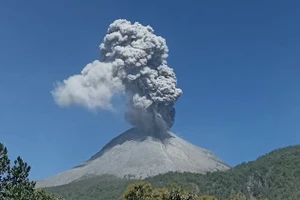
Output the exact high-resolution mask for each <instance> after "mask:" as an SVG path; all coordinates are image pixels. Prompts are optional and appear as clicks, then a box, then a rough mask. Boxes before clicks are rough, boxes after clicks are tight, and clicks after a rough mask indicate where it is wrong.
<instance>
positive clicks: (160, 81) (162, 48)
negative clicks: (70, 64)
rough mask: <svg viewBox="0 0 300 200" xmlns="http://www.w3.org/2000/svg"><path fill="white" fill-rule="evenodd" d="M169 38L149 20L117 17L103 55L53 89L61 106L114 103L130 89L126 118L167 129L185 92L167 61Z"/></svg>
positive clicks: (108, 106)
mask: <svg viewBox="0 0 300 200" xmlns="http://www.w3.org/2000/svg"><path fill="white" fill-rule="evenodd" d="M168 51H169V50H168V47H167V45H166V40H165V39H164V38H162V37H160V36H157V35H155V34H154V30H153V29H152V28H151V27H150V26H143V25H141V24H140V23H137V22H136V23H131V22H129V21H127V20H121V19H120V20H116V21H115V22H113V23H112V24H111V25H110V26H109V28H108V30H107V34H106V36H105V37H104V40H103V43H102V44H101V45H100V60H99V61H98V60H96V61H94V62H93V63H90V64H88V65H86V67H85V68H84V69H83V70H82V71H81V74H79V75H73V76H70V77H69V78H68V79H66V80H64V81H63V82H62V83H61V82H59V83H57V84H56V86H55V88H54V90H53V91H52V92H51V93H52V95H53V97H54V99H55V101H56V103H57V104H58V105H60V106H69V105H71V104H77V105H81V106H83V107H85V108H87V109H89V110H95V109H106V110H110V109H113V105H112V103H111V101H112V98H113V97H114V96H115V95H120V94H121V95H126V98H127V112H126V114H125V118H126V120H127V121H128V122H129V123H131V124H132V125H133V126H136V127H141V128H144V129H147V130H153V129H154V130H160V131H163V130H168V129H170V128H171V127H172V125H173V123H174V117H175V108H174V103H175V102H176V101H177V99H178V98H179V97H180V96H181V94H182V90H181V89H180V88H178V87H177V79H176V75H175V73H174V71H173V69H172V68H170V67H169V66H168V64H167V57H168Z"/></svg>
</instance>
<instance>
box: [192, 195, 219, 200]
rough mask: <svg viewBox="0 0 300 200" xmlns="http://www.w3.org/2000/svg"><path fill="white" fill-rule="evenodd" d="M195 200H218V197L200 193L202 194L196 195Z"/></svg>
mask: <svg viewBox="0 0 300 200" xmlns="http://www.w3.org/2000/svg"><path fill="white" fill-rule="evenodd" d="M196 200H218V199H217V197H214V196H211V195H202V196H198V197H197V198H196Z"/></svg>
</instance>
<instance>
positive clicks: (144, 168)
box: [37, 128, 229, 187]
mask: <svg viewBox="0 0 300 200" xmlns="http://www.w3.org/2000/svg"><path fill="white" fill-rule="evenodd" d="M228 169H229V167H228V166H227V165H225V164H224V163H223V162H222V161H220V160H219V159H218V158H217V157H216V156H215V155H213V154H212V153H211V152H209V151H207V150H205V149H202V148H199V147H196V146H194V145H192V144H190V143H188V142H187V141H185V140H183V139H181V138H179V137H178V136H176V135H175V134H173V133H171V132H167V133H164V134H158V135H149V134H148V133H143V132H141V131H139V130H138V129H136V128H133V129H130V130H128V131H127V132H125V133H123V134H121V135H120V136H118V137H117V138H115V139H113V140H112V141H111V142H110V143H108V144H107V145H106V146H105V147H104V148H103V149H102V150H101V151H100V152H99V153H97V154H96V155H94V156H93V157H92V158H91V159H90V160H88V161H87V162H85V163H84V164H82V165H80V166H77V167H75V168H73V169H71V170H68V171H66V172H63V173H61V174H58V175H56V176H54V177H52V178H50V179H46V180H43V181H39V182H37V187H51V186H58V185H64V184H68V183H70V182H72V181H76V180H79V179H84V178H87V177H94V176H97V175H104V174H109V175H115V176H117V177H119V178H123V177H127V178H134V179H143V178H146V177H151V176H155V175H158V174H164V173H167V172H169V171H174V172H197V173H206V172H213V171H224V170H228Z"/></svg>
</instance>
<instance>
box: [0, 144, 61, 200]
mask: <svg viewBox="0 0 300 200" xmlns="http://www.w3.org/2000/svg"><path fill="white" fill-rule="evenodd" d="M29 172H30V166H29V165H28V164H27V163H25V162H24V161H23V160H22V159H21V158H20V157H18V158H17V159H16V160H15V161H14V165H13V166H12V167H11V166H10V160H9V158H8V154H7V149H6V148H5V147H4V145H3V144H1V143H0V199H1V200H58V199H57V198H55V197H54V196H50V195H48V194H46V193H45V192H44V191H41V190H39V191H35V189H34V187H35V182H33V181H30V180H29V178H28V176H29ZM60 199H61V200H62V198H60Z"/></svg>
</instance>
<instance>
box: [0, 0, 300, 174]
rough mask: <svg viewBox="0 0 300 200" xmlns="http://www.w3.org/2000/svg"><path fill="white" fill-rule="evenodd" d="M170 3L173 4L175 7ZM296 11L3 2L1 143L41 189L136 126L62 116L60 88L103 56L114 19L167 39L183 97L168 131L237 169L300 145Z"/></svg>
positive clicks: (286, 7) (290, 5)
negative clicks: (55, 92) (56, 90)
mask: <svg viewBox="0 0 300 200" xmlns="http://www.w3.org/2000/svg"><path fill="white" fill-rule="evenodd" d="M170 2H171V3H170ZM299 7H300V3H299V1H296V0H295V1H293V0H290V1H277V0H272V1H271V0H266V1H258V0H255V1H237V0H236V1H223V0H219V1H191V0H185V1H161V0H151V1H141V0H127V1H126V0H115V1H96V0H95V1H79V0H76V1H75V0H64V1H59V0H53V1H37V0H36V1H32V0H29V1H2V2H1V6H0V38H1V39H0V41H1V42H0V67H1V78H0V92H1V93H0V95H1V96H0V97H1V98H0V141H1V142H3V143H4V144H5V145H6V146H7V147H8V148H9V154H10V157H11V158H12V159H13V158H15V157H16V156H18V155H20V156H21V157H22V158H23V159H24V160H25V161H27V162H28V163H29V164H30V165H31V166H32V172H31V178H32V179H42V178H46V177H49V176H53V175H55V174H57V173H59V172H61V171H64V170H66V169H69V168H71V167H73V166H75V165H78V164H80V163H82V162H83V161H85V160H87V159H88V158H90V156H92V155H93V154H94V153H96V152H97V151H99V150H100V149H101V148H102V146H103V145H104V144H106V143H107V142H108V141H110V140H111V139H112V138H113V137H115V136H117V135H118V134H120V133H121V132H123V131H125V130H126V129H127V128H129V125H128V124H126V123H125V121H124V119H123V116H122V113H118V114H112V113H109V112H99V113H98V114H93V113H90V112H88V111H86V110H84V109H83V108H78V107H70V108H66V109H61V108H59V107H58V106H57V105H56V104H55V103H54V100H53V98H52V96H51V94H50V91H51V90H52V89H53V83H54V82H55V81H57V80H63V79H64V78H67V77H68V76H70V75H73V74H76V73H79V72H80V71H81V69H82V68H83V67H84V66H85V65H86V64H87V63H89V62H91V61H93V60H95V59H98V58H99V49H98V46H99V44H100V43H101V42H102V39H103V36H104V35H105V32H106V30H107V27H108V25H109V24H110V23H111V22H113V21H114V20H115V19H118V18H125V19H128V20H131V21H139V22H141V23H142V24H144V25H148V24H149V25H151V26H152V27H153V28H154V29H155V31H156V33H157V34H158V35H161V36H163V37H165V38H166V39H167V43H168V46H169V48H170V57H169V60H168V61H169V64H170V66H172V67H173V68H174V69H175V72H176V74H177V77H178V83H179V86H180V87H181V88H182V89H183V92H184V94H183V96H182V97H181V98H180V99H179V101H178V103H177V104H176V108H177V115H176V122H175V125H174V127H173V131H174V132H175V133H177V134H178V135H179V136H181V137H183V138H184V139H186V140H188V141H190V142H192V143H193V144H195V145H199V146H201V147H204V148H207V149H209V150H211V151H213V152H214V153H215V154H216V155H217V156H219V157H220V158H221V159H222V160H224V161H225V162H226V163H228V164H230V165H232V166H234V165H236V164H238V163H241V162H243V161H249V160H253V159H255V158H257V157H258V156H260V155H262V154H265V153H267V152H269V151H271V150H273V149H275V148H279V147H284V146H288V145H293V144H299V143H300V78H299V77H300V25H299V22H300V12H299Z"/></svg>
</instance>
